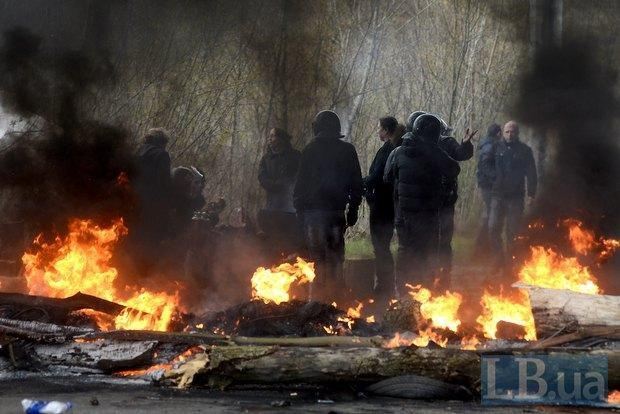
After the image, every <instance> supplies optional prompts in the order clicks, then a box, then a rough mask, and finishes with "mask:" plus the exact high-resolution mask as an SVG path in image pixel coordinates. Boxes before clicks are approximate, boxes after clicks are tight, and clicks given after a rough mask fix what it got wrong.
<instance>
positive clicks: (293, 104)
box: [0, 0, 620, 234]
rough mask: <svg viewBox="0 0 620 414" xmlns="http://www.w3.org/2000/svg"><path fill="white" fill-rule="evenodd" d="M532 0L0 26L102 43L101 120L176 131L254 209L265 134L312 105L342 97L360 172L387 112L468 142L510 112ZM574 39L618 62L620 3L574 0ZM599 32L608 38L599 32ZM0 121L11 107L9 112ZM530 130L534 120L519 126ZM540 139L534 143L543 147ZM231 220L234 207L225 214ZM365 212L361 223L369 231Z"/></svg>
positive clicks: (13, 20)
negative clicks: (105, 65)
mask: <svg viewBox="0 0 620 414" xmlns="http://www.w3.org/2000/svg"><path fill="white" fill-rule="evenodd" d="M534 3H536V1H535V0H532V1H529V2H528V1H524V0H497V1H485V0H312V1H304V0H262V1H249V0H247V1H230V0H209V1H206V0H204V1H189V0H186V1H152V0H135V1H122V0H109V1H97V0H90V1H86V0H64V1H61V0H53V1H52V0H27V1H20V2H16V1H2V2H0V28H2V30H3V31H4V30H7V29H9V28H12V27H14V26H18V25H19V26H24V27H27V28H29V29H30V30H32V31H33V32H34V33H35V34H38V35H40V36H42V37H43V38H44V46H45V47H47V48H50V49H52V50H54V49H57V50H65V49H78V50H85V51H88V52H89V53H95V54H99V55H101V56H108V57H109V59H110V61H111V63H112V64H113V67H114V69H115V82H114V84H113V85H111V86H110V87H109V88H107V89H102V90H93V91H90V92H91V93H90V98H91V99H88V100H87V101H86V102H84V107H85V108H86V110H87V111H88V112H89V113H91V114H92V117H93V118H95V119H99V120H102V121H105V122H107V123H112V124H116V125H122V126H123V127H124V128H126V129H128V130H129V131H131V136H132V137H133V139H134V140H135V142H136V143H137V142H139V140H140V137H141V136H142V135H143V134H144V132H145V131H146V130H147V129H148V128H151V127H156V126H161V127H165V128H167V129H168V130H169V131H170V132H171V134H172V136H173V139H172V142H171V143H170V146H169V150H170V153H171V156H172V159H173V164H174V165H190V164H191V165H196V166H198V167H200V168H202V169H203V170H205V171H206V173H207V184H206V189H205V196H206V198H207V199H208V200H215V199H217V198H218V197H220V196H221V197H224V198H225V199H226V200H227V202H228V205H229V208H228V210H227V214H229V213H230V212H232V211H233V210H235V209H239V208H242V209H243V211H244V212H245V213H246V214H247V216H248V218H249V219H253V217H255V214H256V212H257V210H258V209H260V207H261V205H262V203H263V199H264V194H263V192H262V190H261V188H260V186H259V184H258V181H257V168H258V162H259V160H260V157H261V155H262V154H263V151H264V147H265V143H266V136H267V132H268V130H269V129H270V128H272V127H280V128H284V129H287V130H288V131H289V132H290V133H291V135H292V136H293V145H294V146H295V147H297V148H299V149H301V148H302V147H303V145H304V144H305V143H307V142H308V141H309V140H310V139H311V138H312V137H311V121H312V118H313V117H314V115H315V114H316V112H318V111H319V110H322V109H333V110H335V111H336V112H337V113H338V114H339V115H340V117H341V120H342V123H343V129H344V133H345V134H346V138H345V140H347V141H350V142H352V143H353V144H354V145H355V147H356V148H357V151H358V154H359V157H360V162H361V165H362V169H363V172H365V171H367V169H368V166H369V164H370V162H371V160H372V158H373V156H374V154H375V152H376V150H377V149H378V148H379V146H380V142H379V140H378V138H377V122H378V119H379V117H381V116H385V115H394V116H396V117H397V118H398V119H399V121H401V122H403V121H404V119H405V118H406V116H407V115H408V114H409V113H410V112H412V111H414V110H419V109H421V110H426V111H431V112H435V113H437V114H440V115H441V116H442V117H443V118H444V119H445V120H446V121H447V122H448V123H449V124H450V125H452V126H453V128H454V130H455V134H456V135H455V136H456V137H457V138H458V139H460V138H461V137H462V135H463V133H464V130H465V128H466V127H468V126H471V127H473V128H475V129H479V130H480V133H479V136H480V135H483V134H484V131H485V130H486V128H487V126H488V125H489V124H490V123H492V122H498V123H500V124H501V123H503V122H505V121H507V120H509V119H511V105H512V100H513V98H514V96H515V94H516V92H517V91H516V88H517V87H518V82H519V76H520V74H521V73H522V72H523V71H524V70H525V69H527V67H528V64H529V62H530V60H529V57H531V52H532V36H531V33H532V17H531V7H532V4H534ZM560 3H561V5H562V9H561V13H560V18H561V19H562V25H561V28H562V33H563V34H564V35H565V36H568V35H573V36H580V35H582V34H588V33H589V32H592V31H596V33H597V34H598V36H599V39H602V41H600V42H599V43H600V47H601V59H607V60H609V61H610V62H616V65H617V62H619V61H620V42H618V36H619V34H618V33H619V32H618V30H617V22H618V16H620V2H617V1H615V0H599V1H588V2H584V1H579V0H564V1H563V2H560ZM601 36H602V37H601ZM3 124H4V125H5V126H6V119H4V120H3ZM522 135H523V138H524V140H525V141H526V142H530V143H532V141H533V135H535V132H534V131H528V129H527V125H524V128H523V130H522ZM534 147H535V148H537V146H536V145H534ZM475 164H476V162H475V159H474V160H471V161H468V162H464V163H462V173H461V176H460V201H459V203H458V205H457V226H458V228H459V229H460V230H461V231H463V230H468V229H472V228H474V227H475V225H476V224H477V220H478V218H479V216H480V200H479V195H478V193H477V191H476V188H475V166H476V165H475ZM224 219H226V217H224ZM366 229H367V220H360V223H359V224H358V225H357V226H356V229H355V231H354V232H352V233H353V234H355V233H358V234H363V233H365V232H366Z"/></svg>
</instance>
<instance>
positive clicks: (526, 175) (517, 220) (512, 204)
mask: <svg viewBox="0 0 620 414" xmlns="http://www.w3.org/2000/svg"><path fill="white" fill-rule="evenodd" d="M495 174H496V175H495V181H494V182H493V186H492V188H491V213H490V217H489V237H490V239H491V243H492V246H493V248H494V249H497V250H496V259H497V262H496V263H497V265H499V266H503V267H504V269H507V268H506V267H505V266H506V265H507V263H506V260H504V255H505V254H507V255H509V256H508V257H511V256H510V255H511V251H512V243H513V241H514V238H515V236H516V235H517V232H518V230H519V227H520V225H521V219H522V218H523V201H524V196H525V194H526V181H527V201H528V204H530V203H531V201H532V200H533V199H534V196H535V195H536V186H537V183H538V177H537V174H536V163H535V161H534V155H533V153H532V149H531V148H530V147H529V146H528V145H526V144H524V143H522V142H521V141H520V140H519V125H518V124H517V123H516V122H515V121H509V122H507V123H506V125H504V129H503V139H502V140H500V141H499V142H498V144H497V148H496V151H495ZM504 225H505V227H506V250H505V251H504V249H503V248H502V246H503V243H502V232H503V230H504Z"/></svg>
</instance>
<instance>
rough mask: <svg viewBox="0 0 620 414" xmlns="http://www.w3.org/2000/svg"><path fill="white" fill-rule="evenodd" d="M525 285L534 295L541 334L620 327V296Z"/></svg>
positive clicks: (533, 309) (533, 307) (534, 311)
mask: <svg viewBox="0 0 620 414" xmlns="http://www.w3.org/2000/svg"><path fill="white" fill-rule="evenodd" d="M517 286H519V287H524V286H523V285H517ZM525 288H526V289H527V291H528V294H529V296H530V303H531V306H532V313H533V315H534V321H535V323H536V335H537V336H538V338H541V339H543V338H547V337H549V336H552V335H556V334H558V333H561V334H568V333H571V332H576V331H578V330H580V329H584V328H593V327H601V326H607V327H619V328H620V296H610V295H588V294H585V293H577V292H572V291H569V290H559V289H545V288H537V287H533V286H526V287H525Z"/></svg>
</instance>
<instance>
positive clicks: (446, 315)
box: [407, 285, 463, 332]
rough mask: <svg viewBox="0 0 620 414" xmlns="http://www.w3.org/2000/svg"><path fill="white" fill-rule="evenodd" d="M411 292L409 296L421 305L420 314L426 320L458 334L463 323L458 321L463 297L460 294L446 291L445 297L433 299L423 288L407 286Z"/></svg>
mask: <svg viewBox="0 0 620 414" xmlns="http://www.w3.org/2000/svg"><path fill="white" fill-rule="evenodd" d="M407 287H409V288H410V289H412V290H411V291H409V294H410V295H411V296H412V297H413V298H414V299H415V300H417V301H418V302H420V303H421V305H420V313H421V314H422V316H423V317H424V318H426V319H427V320H429V321H431V322H432V326H434V327H436V328H444V329H449V330H451V331H452V332H456V331H457V329H458V327H459V325H460V324H461V321H460V320H459V319H458V317H457V315H458V311H459V307H460V306H461V303H462V302H463V296H462V295H461V294H460V293H456V292H454V293H453V292H450V291H446V293H445V294H444V295H440V296H436V297H433V296H432V293H431V291H430V290H428V289H426V288H423V287H421V286H419V285H418V286H411V285H407Z"/></svg>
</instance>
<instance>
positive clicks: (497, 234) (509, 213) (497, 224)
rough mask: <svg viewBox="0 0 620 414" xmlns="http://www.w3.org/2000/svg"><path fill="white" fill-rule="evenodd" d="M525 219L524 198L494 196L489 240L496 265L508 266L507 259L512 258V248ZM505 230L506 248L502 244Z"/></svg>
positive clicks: (490, 215) (490, 216)
mask: <svg viewBox="0 0 620 414" xmlns="http://www.w3.org/2000/svg"><path fill="white" fill-rule="evenodd" d="M522 219H523V197H518V198H503V197H497V196H493V197H492V198H491V209H490V214H489V239H490V242H491V246H492V249H493V251H494V253H495V254H494V256H495V260H496V264H497V265H499V266H504V265H506V264H507V263H506V262H507V261H506V260H505V258H506V257H511V256H512V246H513V242H514V239H515V237H516V236H517V232H518V231H519V227H520V226H521V221H522ZM504 228H505V236H506V248H505V249H504V247H503V246H504V243H502V233H503V232H504Z"/></svg>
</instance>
